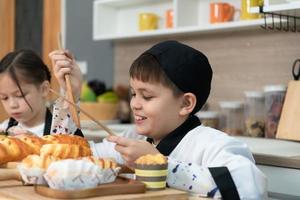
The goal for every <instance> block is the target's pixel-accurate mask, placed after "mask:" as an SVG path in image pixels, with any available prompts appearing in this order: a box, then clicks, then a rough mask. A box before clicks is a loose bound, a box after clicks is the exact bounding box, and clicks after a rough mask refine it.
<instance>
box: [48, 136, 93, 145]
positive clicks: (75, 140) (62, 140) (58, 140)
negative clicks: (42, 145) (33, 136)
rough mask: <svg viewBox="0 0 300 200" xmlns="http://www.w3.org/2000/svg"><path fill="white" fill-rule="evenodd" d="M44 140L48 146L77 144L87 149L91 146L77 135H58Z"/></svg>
mask: <svg viewBox="0 0 300 200" xmlns="http://www.w3.org/2000/svg"><path fill="white" fill-rule="evenodd" d="M42 138H43V140H45V142H46V143H47V144H77V145H80V146H85V147H89V146H90V145H89V143H88V141H87V140H86V139H84V138H83V137H80V136H77V135H67V134H56V135H46V136H43V137H42Z"/></svg>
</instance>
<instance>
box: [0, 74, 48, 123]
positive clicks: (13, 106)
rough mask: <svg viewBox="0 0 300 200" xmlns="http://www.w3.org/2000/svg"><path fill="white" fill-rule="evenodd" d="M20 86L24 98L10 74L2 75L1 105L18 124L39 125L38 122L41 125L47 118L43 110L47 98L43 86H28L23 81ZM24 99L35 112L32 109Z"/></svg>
mask: <svg viewBox="0 0 300 200" xmlns="http://www.w3.org/2000/svg"><path fill="white" fill-rule="evenodd" d="M20 85H21V88H22V91H23V93H24V95H25V96H22V93H21V91H20V90H19V88H18V87H17V85H16V83H15V82H14V81H13V80H12V79H11V77H10V76H9V74H8V73H3V74H1V75H0V100H1V103H2V105H3V107H4V109H5V111H6V112H7V114H8V115H9V116H10V117H13V118H14V119H15V120H17V121H18V122H21V123H23V124H24V125H26V126H33V125H37V123H38V122H39V123H40V122H41V121H43V120H44V118H45V116H44V113H42V112H41V110H42V108H43V107H45V97H46V95H47V94H46V92H45V91H43V89H42V85H41V86H39V87H37V86H36V85H34V84H28V83H25V82H22V81H20ZM24 97H25V98H26V100H27V102H28V103H29V104H30V105H31V107H32V109H33V110H31V109H30V107H29V105H28V104H27V103H26V101H25V99H24Z"/></svg>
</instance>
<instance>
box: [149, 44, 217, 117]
mask: <svg viewBox="0 0 300 200" xmlns="http://www.w3.org/2000/svg"><path fill="white" fill-rule="evenodd" d="M147 53H149V54H151V55H153V56H154V57H155V58H156V59H157V61H158V62H159V64H160V65H161V67H162V69H163V71H164V72H165V73H166V75H167V76H168V78H169V79H170V80H171V81H172V82H173V83H174V84H175V85H176V86H177V87H178V88H179V89H180V90H181V91H183V92H185V93H186V92H191V93H193V94H194V95H195V96H196V97H197V103H196V106H195V108H194V110H193V112H192V114H194V113H196V112H197V111H199V110H200V109H201V107H202V106H203V105H204V103H205V102H206V100H207V98H208V96H209V93H210V84H211V79H212V73H213V72H212V69H211V66H210V64H209V62H208V59H207V57H206V56H205V55H204V54H203V53H201V52H200V51H198V50H196V49H194V48H192V47H189V46H187V45H184V44H182V43H179V42H177V41H165V42H161V43H158V44H156V45H154V46H153V47H151V48H150V49H148V50H147V51H145V52H144V54H147Z"/></svg>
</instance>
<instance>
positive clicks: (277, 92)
mask: <svg viewBox="0 0 300 200" xmlns="http://www.w3.org/2000/svg"><path fill="white" fill-rule="evenodd" d="M264 93H265V112H266V113H265V137H267V138H275V136H276V132H277V127H278V122H279V119H280V115H281V110H282V107H283V102H284V98H285V94H286V86H285V85H268V86H265V87H264Z"/></svg>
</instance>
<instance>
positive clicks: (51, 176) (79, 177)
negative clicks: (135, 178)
mask: <svg viewBox="0 0 300 200" xmlns="http://www.w3.org/2000/svg"><path fill="white" fill-rule="evenodd" d="M118 170H119V169H117V170H114V171H113V170H112V169H105V170H103V169H100V167H99V166H98V165H96V164H94V163H92V162H90V161H87V160H74V159H67V160H61V161H56V162H53V163H51V164H50V166H49V167H48V169H47V171H46V173H45V175H44V177H45V179H46V181H47V183H48V185H49V186H50V188H53V189H61V190H76V189H87V188H93V187H96V186H97V185H98V184H103V183H108V182H113V181H114V180H115V179H116V174H117V172H118Z"/></svg>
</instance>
